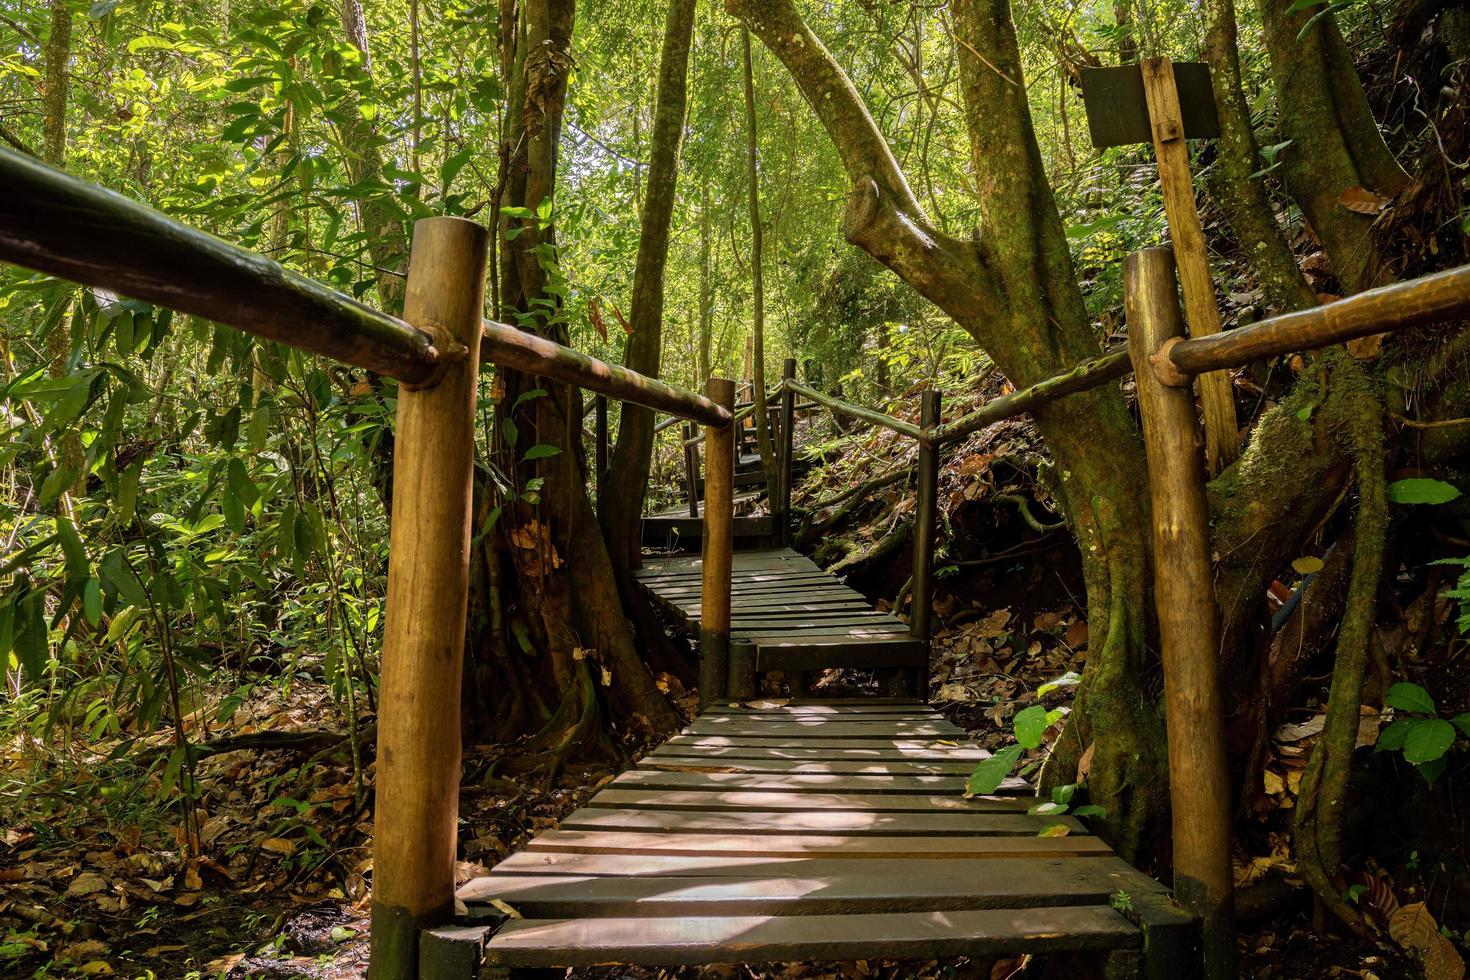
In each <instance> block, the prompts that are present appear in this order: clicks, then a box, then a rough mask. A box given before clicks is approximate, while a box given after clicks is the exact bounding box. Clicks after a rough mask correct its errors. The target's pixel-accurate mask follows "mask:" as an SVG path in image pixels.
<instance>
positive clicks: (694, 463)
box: [680, 422, 699, 519]
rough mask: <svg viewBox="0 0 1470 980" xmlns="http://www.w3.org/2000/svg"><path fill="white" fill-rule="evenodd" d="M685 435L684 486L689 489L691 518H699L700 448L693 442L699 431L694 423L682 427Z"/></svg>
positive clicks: (681, 429) (686, 423) (687, 423)
mask: <svg viewBox="0 0 1470 980" xmlns="http://www.w3.org/2000/svg"><path fill="white" fill-rule="evenodd" d="M680 431H681V432H683V433H684V484H685V486H687V487H688V488H689V516H690V517H693V518H696V519H697V518H698V517H699V447H698V446H696V445H694V444H693V442H692V441H691V440H693V438H694V434H695V433H696V432H697V431H699V430H698V429H696V428H695V425H694V423H693V422H685V423H684V424H683V426H681V427H680Z"/></svg>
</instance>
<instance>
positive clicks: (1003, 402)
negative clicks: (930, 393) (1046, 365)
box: [921, 347, 1133, 446]
mask: <svg viewBox="0 0 1470 980" xmlns="http://www.w3.org/2000/svg"><path fill="white" fill-rule="evenodd" d="M1132 370H1133V368H1132V366H1131V365H1130V364H1129V362H1128V351H1127V349H1126V348H1121V347H1120V348H1117V349H1116V350H1111V351H1108V352H1107V353H1106V354H1103V355H1102V356H1100V357H1094V358H1093V359H1092V360H1090V361H1083V362H1082V363H1081V364H1078V365H1077V366H1076V367H1074V368H1072V370H1070V371H1067V372H1066V373H1064V374H1056V375H1053V376H1051V377H1050V378H1047V379H1045V380H1043V381H1038V382H1036V384H1034V385H1032V386H1031V387H1029V388H1022V389H1021V390H1020V391H1013V392H1011V393H1010V394H1009V395H1004V396H1002V397H1000V398H996V399H993V400H992V401H988V402H986V403H985V404H984V405H982V406H980V407H979V408H978V409H976V410H975V411H973V412H971V413H969V414H968V415H961V416H960V417H959V418H957V419H955V420H954V421H953V422H950V423H948V424H946V425H941V426H938V427H936V428H933V429H929V430H926V431H925V433H924V435H923V437H921V438H923V439H924V441H927V442H930V443H932V444H934V445H937V446H938V445H943V444H945V443H947V442H954V441H955V440H956V439H962V438H964V437H965V436H967V435H969V434H970V433H972V432H978V431H980V430H981V429H983V428H985V427H986V426H988V425H992V424H994V423H996V422H999V421H1001V420H1002V419H1008V418H1013V417H1014V416H1017V415H1024V414H1026V413H1027V412H1032V411H1035V410H1036V409H1038V408H1040V407H1041V406H1042V405H1045V404H1046V403H1048V402H1053V401H1056V400H1057V399H1059V398H1062V397H1064V396H1066V395H1075V394H1077V393H1078V392H1080V391H1087V390H1088V389H1090V388H1096V387H1098V386H1099V385H1101V384H1103V383H1104V382H1107V381H1113V380H1115V379H1117V378H1121V377H1123V376H1124V375H1126V374H1128V373H1129V372H1131V371H1132Z"/></svg>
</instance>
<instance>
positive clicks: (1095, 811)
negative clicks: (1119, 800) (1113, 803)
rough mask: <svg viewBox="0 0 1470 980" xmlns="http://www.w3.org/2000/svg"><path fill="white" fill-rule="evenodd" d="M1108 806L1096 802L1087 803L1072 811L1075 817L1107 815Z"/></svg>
mask: <svg viewBox="0 0 1470 980" xmlns="http://www.w3.org/2000/svg"><path fill="white" fill-rule="evenodd" d="M1107 815H1108V811H1107V808H1106V807H1101V806H1098V805H1097V804H1096V803H1086V804H1083V805H1082V806H1079V807H1078V808H1077V809H1075V810H1073V811H1072V816H1074V817H1106V816H1107Z"/></svg>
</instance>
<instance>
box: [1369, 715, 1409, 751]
mask: <svg viewBox="0 0 1470 980" xmlns="http://www.w3.org/2000/svg"><path fill="white" fill-rule="evenodd" d="M1415 721H1417V719H1415V718H1395V719H1394V720H1393V722H1392V723H1390V724H1389V726H1388V727H1387V728H1385V729H1384V730H1383V731H1381V732H1379V733H1378V741H1377V743H1375V744H1374V746H1373V751H1374V752H1398V751H1401V750H1402V749H1403V747H1404V739H1406V738H1408V737H1409V729H1410V728H1412V727H1413V726H1414V722H1415Z"/></svg>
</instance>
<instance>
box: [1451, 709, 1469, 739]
mask: <svg viewBox="0 0 1470 980" xmlns="http://www.w3.org/2000/svg"><path fill="white" fill-rule="evenodd" d="M1450 724H1451V725H1454V726H1455V727H1456V728H1458V729H1459V730H1460V734H1462V735H1466V736H1470V711H1462V712H1460V713H1459V714H1457V715H1455V717H1453V718H1451V719H1450Z"/></svg>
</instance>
